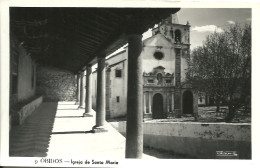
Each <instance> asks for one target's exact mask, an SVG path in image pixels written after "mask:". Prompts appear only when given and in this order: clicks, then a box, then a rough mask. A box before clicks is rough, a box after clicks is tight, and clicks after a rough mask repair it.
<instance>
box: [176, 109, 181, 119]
mask: <svg viewBox="0 0 260 168" xmlns="http://www.w3.org/2000/svg"><path fill="white" fill-rule="evenodd" d="M175 113H176V118H181V109H175Z"/></svg>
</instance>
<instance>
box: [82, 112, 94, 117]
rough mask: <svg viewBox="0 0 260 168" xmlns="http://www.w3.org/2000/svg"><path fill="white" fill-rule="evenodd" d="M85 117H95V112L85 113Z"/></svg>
mask: <svg viewBox="0 0 260 168" xmlns="http://www.w3.org/2000/svg"><path fill="white" fill-rule="evenodd" d="M83 117H93V114H91V113H90V112H88V113H83Z"/></svg>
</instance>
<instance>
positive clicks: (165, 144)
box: [111, 122, 251, 159]
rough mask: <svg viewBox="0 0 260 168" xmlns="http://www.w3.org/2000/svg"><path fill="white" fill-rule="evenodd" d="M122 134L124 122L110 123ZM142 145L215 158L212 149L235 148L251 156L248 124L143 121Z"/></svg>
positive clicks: (240, 155)
mask: <svg viewBox="0 0 260 168" xmlns="http://www.w3.org/2000/svg"><path fill="white" fill-rule="evenodd" d="M111 124H112V125H113V126H114V127H115V128H116V129H117V130H118V131H119V132H120V133H122V134H123V135H125V130H126V122H113V123H111ZM143 133H144V146H149V147H152V148H155V149H161V150H166V151H171V152H174V153H177V154H182V155H186V156H188V157H190V158H199V159H216V158H218V157H217V156H216V151H236V152H237V153H238V157H237V158H239V159H251V124H246V123H244V124H241V123H185V122H174V123H173V122H165V123H162V122H157V123H152V122H150V123H149V122H147V123H144V128H143Z"/></svg>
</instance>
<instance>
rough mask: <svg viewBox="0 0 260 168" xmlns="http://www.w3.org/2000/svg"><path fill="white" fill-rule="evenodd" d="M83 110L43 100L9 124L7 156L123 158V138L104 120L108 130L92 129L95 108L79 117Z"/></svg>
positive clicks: (66, 104)
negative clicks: (18, 122)
mask: <svg viewBox="0 0 260 168" xmlns="http://www.w3.org/2000/svg"><path fill="white" fill-rule="evenodd" d="M84 112H85V109H78V105H75V102H45V103H43V104H42V105H41V106H40V107H39V108H38V109H37V110H36V111H35V112H34V113H33V114H32V115H31V116H30V117H28V118H27V119H26V121H25V123H24V124H23V125H21V126H16V127H13V128H12V130H11V132H10V156H19V157H46V156H47V157H70V156H73V157H76V156H84V157H86V158H104V157H105V158H106V159H107V158H117V159H123V158H125V138H124V137H123V136H122V135H121V134H120V133H119V132H117V131H116V130H115V129H114V128H113V127H112V126H111V125H110V124H108V123H106V124H107V129H108V132H103V133H96V134H94V133H92V127H93V125H95V112H94V111H93V114H94V115H93V117H82V116H83V113H84ZM143 158H156V157H153V156H150V155H146V154H144V155H143Z"/></svg>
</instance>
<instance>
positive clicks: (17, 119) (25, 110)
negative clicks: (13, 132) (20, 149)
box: [11, 96, 43, 125]
mask: <svg viewBox="0 0 260 168" xmlns="http://www.w3.org/2000/svg"><path fill="white" fill-rule="evenodd" d="M42 101H43V97H42V96H40V97H38V98H36V99H34V100H32V101H30V102H29V103H26V104H25V105H23V106H22V107H21V108H20V109H19V110H18V112H17V113H15V116H11V117H12V119H11V120H13V124H14V125H21V124H23V123H24V121H25V119H26V118H27V117H28V116H29V115H31V114H32V113H33V112H34V111H35V110H36V109H37V108H38V107H39V106H40V105H41V103H42Z"/></svg>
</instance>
